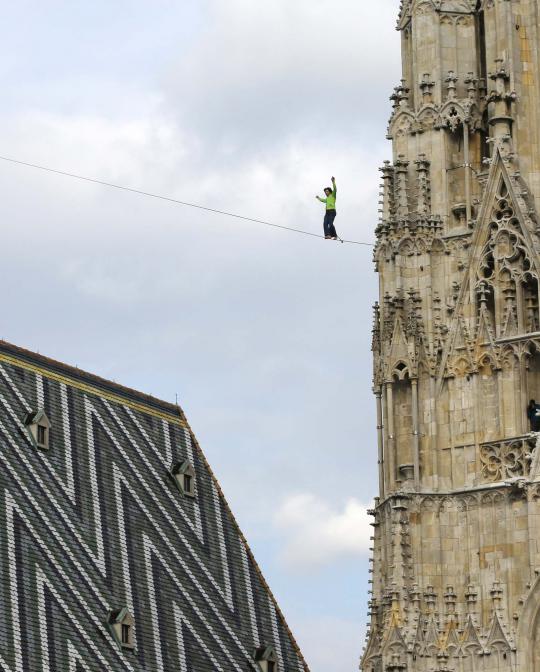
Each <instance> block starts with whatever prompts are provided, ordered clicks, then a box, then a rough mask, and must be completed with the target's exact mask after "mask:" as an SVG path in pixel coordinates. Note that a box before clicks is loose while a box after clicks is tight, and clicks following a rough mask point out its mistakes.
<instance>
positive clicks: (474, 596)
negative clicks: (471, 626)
mask: <svg viewBox="0 0 540 672" xmlns="http://www.w3.org/2000/svg"><path fill="white" fill-rule="evenodd" d="M465 599H466V600H467V611H468V612H469V613H470V614H472V613H473V612H474V611H475V610H476V602H477V600H478V593H477V591H476V590H475V588H474V586H473V585H471V584H469V585H468V586H467V592H466V593H465Z"/></svg>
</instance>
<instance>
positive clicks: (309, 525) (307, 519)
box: [274, 494, 372, 570]
mask: <svg viewBox="0 0 540 672" xmlns="http://www.w3.org/2000/svg"><path fill="white" fill-rule="evenodd" d="M274 524H275V526H276V527H277V528H278V530H279V531H280V532H281V533H282V534H283V535H284V536H285V545H284V548H283V551H282V561H283V562H284V564H285V565H287V566H288V567H289V568H291V569H295V570H306V569H317V568H320V567H322V566H324V565H328V564H330V563H333V562H336V561H337V560H339V559H341V558H344V557H352V556H359V555H361V554H362V553H365V552H366V551H367V549H368V547H369V537H370V535H371V534H372V532H371V530H372V528H371V527H370V525H369V516H368V514H367V507H365V506H363V505H362V504H361V502H359V501H358V500H357V499H354V498H351V499H349V500H347V502H346V503H345V505H344V506H343V508H342V509H341V510H339V509H336V508H332V507H331V505H330V504H329V503H328V502H327V501H325V500H324V499H322V498H320V497H317V496H315V495H313V494H298V495H293V496H290V497H288V498H286V499H285V500H284V501H283V503H282V504H281V506H280V508H279V509H278V511H277V512H276V514H275V517H274Z"/></svg>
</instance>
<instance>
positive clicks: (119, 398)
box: [0, 352, 186, 427]
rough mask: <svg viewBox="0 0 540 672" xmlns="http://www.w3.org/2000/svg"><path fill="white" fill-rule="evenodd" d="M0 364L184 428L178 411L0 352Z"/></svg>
mask: <svg viewBox="0 0 540 672" xmlns="http://www.w3.org/2000/svg"><path fill="white" fill-rule="evenodd" d="M0 362H6V363H8V364H12V365H13V366H18V367H20V368H21V369H25V370H26V371H32V372H33V373H40V374H41V375H43V376H45V378H50V379H51V380H55V381H57V382H59V383H64V384H65V385H69V386H70V387H75V388H77V389H78V390H82V391H83V392H86V394H91V395H93V396H95V397H101V398H102V399H107V401H112V402H114V403H117V404H122V405H123V406H128V407H129V408H132V409H133V410H134V411H140V412H141V413H146V414H147V415H152V416H154V417H156V418H161V419H162V420H167V422H172V423H174V424H176V425H180V426H181V427H186V423H185V422H184V421H183V420H182V418H181V417H180V411H179V413H178V415H175V414H173V413H167V412H166V411H160V410H158V409H156V408H154V407H153V406H151V405H149V404H148V405H147V404H145V403H144V402H140V403H139V402H136V401H132V400H131V399H128V398H127V397H124V396H123V395H122V394H115V393H114V392H109V391H107V390H103V389H101V388H99V387H97V386H94V385H91V384H89V383H83V382H82V381H80V380H76V379H75V378H71V377H69V376H64V375H61V374H59V373H55V372H54V371H51V370H50V369H48V368H47V367H45V366H38V365H37V364H31V363H30V362H26V361H24V360H21V359H19V358H17V357H13V356H11V355H6V354H4V353H2V352H0Z"/></svg>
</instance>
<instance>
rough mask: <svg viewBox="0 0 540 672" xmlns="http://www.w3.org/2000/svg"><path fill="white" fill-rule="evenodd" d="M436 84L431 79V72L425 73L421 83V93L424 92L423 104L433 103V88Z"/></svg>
mask: <svg viewBox="0 0 540 672" xmlns="http://www.w3.org/2000/svg"><path fill="white" fill-rule="evenodd" d="M434 86H435V82H434V81H433V80H432V79H431V75H430V73H429V72H424V74H423V75H422V80H421V82H420V91H421V92H422V102H423V104H424V105H427V104H428V103H432V102H433V87H434Z"/></svg>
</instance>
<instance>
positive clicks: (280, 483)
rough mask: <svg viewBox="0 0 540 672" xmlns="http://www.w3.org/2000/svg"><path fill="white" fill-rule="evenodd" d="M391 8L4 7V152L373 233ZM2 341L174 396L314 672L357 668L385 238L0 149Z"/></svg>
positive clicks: (394, 46) (342, 3)
mask: <svg viewBox="0 0 540 672" xmlns="http://www.w3.org/2000/svg"><path fill="white" fill-rule="evenodd" d="M398 4H399V3H398V0H377V1H376V2H366V0H316V1H315V2H314V1H313V0H271V2H267V3H262V2H260V1H257V0H182V1H181V2H179V1H178V0H176V1H173V0H152V2H144V1H143V0H129V1H128V0H112V1H111V0H107V1H105V0H94V1H93V2H82V1H80V0H75V1H73V0H72V1H71V2H67V1H66V0H63V1H60V0H58V1H55V0H19V2H16V3H4V6H3V8H2V9H3V21H2V23H1V25H0V38H1V41H2V45H3V49H2V54H3V57H2V59H1V60H0V74H1V77H2V107H1V108H0V117H1V122H2V134H1V136H2V142H1V144H0V154H1V155H4V156H12V157H15V158H18V159H20V160H23V161H30V162H34V163H41V164H45V165H50V166H52V167H55V168H58V169H61V170H66V171H72V172H78V173H81V174H83V175H88V176H91V177H97V178H99V179H103V180H108V181H113V182H117V183H120V184H124V185H127V186H131V187H134V188H139V189H144V190H147V191H154V192H157V193H161V194H165V195H168V196H171V197H175V198H178V199H182V200H188V201H192V202H195V203H201V204H204V205H207V206H210V207H213V208H219V209H225V210H232V211H233V212H237V213H240V214H243V215H247V216H251V217H255V218H259V219H264V220H268V221H272V222H276V223H278V224H283V225H286V226H292V227H297V228H302V229H306V230H309V231H313V232H315V233H320V232H322V216H323V210H322V206H321V204H320V203H318V202H317V201H316V200H315V198H314V197H315V194H316V193H322V188H323V187H324V186H326V185H327V184H328V182H329V179H330V176H331V175H335V176H336V178H337V181H338V186H339V196H338V217H337V219H336V227H337V230H338V232H339V233H340V234H341V235H342V236H343V237H345V238H353V239H356V240H361V241H366V242H370V241H372V240H373V230H374V227H375V225H376V222H377V208H378V205H377V201H378V186H379V174H378V170H377V169H378V167H379V165H381V164H382V161H383V160H384V159H385V158H388V157H389V155H390V146H389V145H388V143H387V142H386V141H385V139H384V138H385V130H386V122H387V119H388V116H389V112H390V104H389V102H388V96H389V94H390V93H391V90H392V87H393V86H394V85H395V84H396V83H397V82H398V80H399V77H400V73H399V39H398V34H397V33H396V32H395V30H394V27H395V20H396V16H397V10H398ZM0 199H1V210H2V221H3V226H2V234H3V235H2V245H1V247H0V250H1V252H0V254H1V263H0V278H1V281H2V286H3V289H4V291H3V292H2V303H1V307H2V309H1V315H2V320H1V328H0V336H1V337H3V338H5V339H7V340H9V341H11V342H14V343H16V344H18V345H21V346H24V347H28V348H30V349H32V350H39V351H40V352H41V353H44V354H46V355H48V356H51V357H54V358H57V359H60V360H62V361H64V362H67V363H70V364H76V365H78V366H79V367H81V368H84V369H87V370H89V371H91V372H94V373H97V374H99V375H103V376H105V377H108V378H111V379H114V380H117V381H119V382H122V383H123V384H126V385H128V386H132V387H135V388H137V389H140V390H142V391H145V392H149V393H152V394H154V395H156V396H159V397H161V398H163V399H166V400H169V401H174V399H175V395H176V394H178V398H179V402H180V404H181V405H182V407H183V408H184V410H185V412H186V414H187V416H188V418H189V420H190V422H191V425H192V427H193V430H194V431H195V433H196V435H197V436H198V438H199V440H200V442H201V444H202V446H203V449H204V450H205V452H206V455H207V457H208V458H209V460H210V463H211V464H212V466H213V468H214V470H215V472H216V474H217V476H218V478H219V480H220V482H221V484H222V486H223V489H224V491H225V494H226V496H227V497H228V499H229V502H230V504H231V506H232V508H233V510H234V512H235V513H236V515H237V518H238V520H239V522H240V524H241V527H242V528H243V530H244V531H245V533H246V536H247V538H248V540H249V542H250V543H251V545H252V548H253V550H254V552H255V556H256V557H257V559H258V561H259V563H260V565H261V567H262V569H263V572H264V573H265V575H266V577H267V578H268V580H269V583H270V585H271V587H272V588H273V590H274V592H275V593H276V596H277V598H278V600H279V602H280V604H281V607H282V609H283V611H284V613H285V615H286V617H287V620H288V622H289V625H290V626H291V628H292V630H293V632H294V633H295V635H296V637H297V639H298V641H299V644H300V646H301V647H302V649H303V652H304V654H305V656H306V659H307V660H308V663H309V664H310V666H311V669H312V671H313V672H329V670H332V672H351V671H352V670H355V669H357V666H358V659H359V656H360V653H361V649H362V646H363V640H364V632H365V621H366V602H367V595H366V592H367V587H368V583H367V581H368V573H367V566H368V560H367V559H368V552H367V549H368V547H369V535H370V532H371V528H370V527H369V525H368V520H367V517H366V514H365V509H366V507H368V506H369V505H370V504H371V500H372V497H373V496H374V495H375V494H376V489H377V484H376V460H377V458H376V438H375V425H376V420H375V413H374V403H373V399H372V395H371V353H370V341H371V326H372V325H371V318H372V310H371V306H372V304H373V302H374V301H375V300H376V277H375V275H374V273H373V266H372V262H371V250H370V248H368V247H361V246H356V245H341V244H337V243H329V242H325V241H323V240H320V239H316V238H310V237H305V236H300V235H297V234H293V233H287V232H283V231H279V230H277V229H271V228H267V227H263V226H260V225H257V224H251V223H247V222H242V221H240V220H234V219H228V218H224V217H221V216H216V215H211V214H208V213H201V212H198V211H196V210H192V209H187V208H182V207H180V206H175V205H172V204H170V203H166V202H161V201H155V200H152V199H145V198H143V197H138V196H135V195H133V194H128V193H124V192H118V191H115V190H110V189H109V190H108V189H107V188H105V187H99V186H96V185H90V184H87V183H80V182H76V181H73V180H69V179H68V178H62V177H59V176H56V175H50V174H46V173H40V172H37V171H32V170H31V169H29V168H23V167H19V166H14V165H11V164H7V163H4V162H2V161H0Z"/></svg>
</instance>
